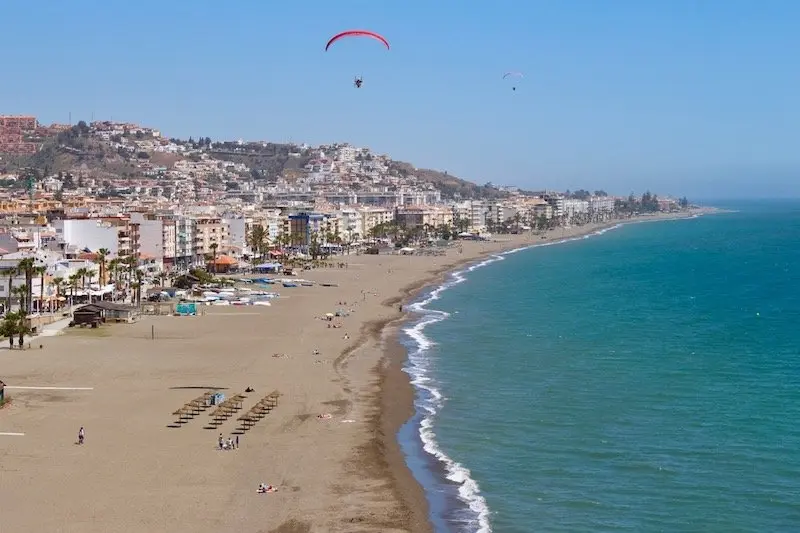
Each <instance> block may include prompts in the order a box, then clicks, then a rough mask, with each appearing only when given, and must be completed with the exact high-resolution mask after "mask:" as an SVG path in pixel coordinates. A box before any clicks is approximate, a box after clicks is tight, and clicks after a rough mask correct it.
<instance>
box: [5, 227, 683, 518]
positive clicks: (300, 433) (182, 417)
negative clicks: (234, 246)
mask: <svg viewBox="0 0 800 533" xmlns="http://www.w3.org/2000/svg"><path fill="white" fill-rule="evenodd" d="M683 216H685V215H683ZM648 218H649V217H648ZM612 225H613V224H612ZM598 229H600V226H597V225H587V226H581V227H575V228H569V229H564V230H562V229H558V230H556V231H553V232H549V233H548V234H547V237H548V240H553V239H556V240H558V239H562V238H569V237H573V236H577V235H579V234H584V233H589V232H593V231H597V230H598ZM501 238H502V239H503V240H502V241H498V242H460V243H458V244H456V245H455V246H453V247H452V248H450V249H449V251H448V253H447V255H446V256H445V257H436V256H413V255H412V256H401V255H391V256H384V255H380V256H373V255H350V256H343V257H342V258H341V259H340V258H336V261H342V262H346V263H347V265H348V266H347V268H324V269H315V270H311V271H307V272H303V273H301V274H300V276H301V277H302V278H304V279H308V280H313V281H316V282H318V283H329V284H335V285H336V286H321V285H315V286H311V287H305V286H301V287H296V288H283V287H279V286H277V285H276V286H275V287H276V288H275V291H276V292H279V293H280V295H281V296H280V298H278V299H275V300H273V301H272V305H271V306H270V307H260V306H248V307H233V306H230V307H229V306H225V307H216V306H211V307H208V308H206V313H205V314H204V315H203V316H196V317H142V319H141V320H140V321H138V322H137V323H135V324H117V325H110V326H106V327H103V328H100V329H82V330H69V331H67V332H66V333H65V334H63V335H58V336H51V337H42V338H35V339H34V340H33V341H32V344H33V349H31V350H25V351H9V350H4V351H0V379H2V380H3V381H4V382H5V383H6V385H7V386H6V391H5V392H6V395H7V396H8V397H10V398H11V400H12V401H11V403H10V404H9V405H7V406H5V407H4V408H3V409H2V410H0V531H1V532H2V533H16V532H23V531H60V532H79V531H80V532H98V533H99V532H103V533H105V532H109V531H114V532H121V533H126V532H137V533H138V532H141V531H147V532H166V531H192V532H197V533H204V532H215V533H216V532H219V531H238V532H243V533H246V532H283V533H288V532H337V531H341V532H359V531H363V532H375V531H387V532H393V531H397V532H399V531H415V532H416V531H429V530H430V526H429V525H428V523H427V508H426V503H425V497H424V495H423V494H422V491H421V489H420V487H419V486H418V485H417V484H416V482H415V481H414V479H413V477H412V476H411V474H410V472H409V471H408V470H407V469H406V468H405V464H404V460H403V457H402V455H401V454H400V451H399V448H398V446H397V443H396V442H395V433H396V430H397V428H398V427H399V425H400V424H402V423H403V422H404V421H405V420H406V419H407V418H408V416H409V415H410V414H411V409H412V405H411V400H412V398H413V391H412V389H411V386H410V385H409V383H408V378H407V376H406V375H405V374H404V373H403V372H402V371H401V365H402V362H403V358H404V353H403V351H402V349H401V347H400V346H399V344H398V343H397V342H396V340H395V339H394V338H393V336H394V333H395V332H396V329H397V326H398V325H399V323H400V321H401V320H402V319H403V313H402V312H401V305H402V303H403V302H404V301H405V300H406V299H407V298H409V297H410V296H412V295H413V294H415V293H416V292H417V291H418V290H419V289H421V288H422V287H424V286H425V285H426V284H430V283H433V282H435V281H436V280H437V279H441V277H442V276H443V275H444V273H445V272H446V271H448V270H452V269H453V268H455V267H456V266H458V265H460V264H463V263H465V262H468V261H472V260H475V259H477V258H479V257H481V256H483V255H486V254H489V253H492V252H499V251H502V250H505V249H510V248H515V247H519V246H525V245H529V244H539V243H542V242H545V241H544V240H543V239H541V237H540V236H538V235H530V234H526V235H518V236H508V237H506V236H503V237H501ZM337 311H339V312H340V314H342V315H346V316H340V317H335V318H333V319H332V320H327V319H326V318H325V317H326V314H327V313H336V312H337ZM333 325H336V326H337V327H329V326H333ZM152 333H154V334H155V338H151V334H152ZM40 344H41V345H42V347H41V348H39V345H40ZM249 388H251V389H254V390H252V391H249V392H246V391H247V389H249ZM212 390H216V391H217V392H219V393H222V394H224V396H225V398H226V399H228V398H233V397H235V396H236V395H242V399H241V403H240V407H241V409H235V408H232V409H230V417H228V418H226V417H222V416H220V417H215V416H212V414H213V413H214V412H215V411H216V412H217V413H219V412H220V410H219V409H217V407H216V406H210V407H204V406H202V407H201V406H200V405H199V403H197V404H195V406H196V407H197V408H196V410H193V409H192V408H190V409H187V410H184V411H179V410H180V409H181V408H182V407H183V406H185V405H187V404H188V403H190V402H192V401H193V400H195V399H197V398H199V397H201V396H202V395H203V394H204V393H206V392H208V391H212ZM273 392H279V393H280V396H277V397H276V398H277V401H275V402H273V403H269V405H270V406H271V409H270V410H269V412H268V413H266V412H263V413H262V414H263V416H260V417H257V419H255V420H253V421H252V424H249V423H248V425H249V426H250V427H248V428H247V429H246V430H240V429H239V428H241V427H242V423H243V422H244V421H243V420H239V419H240V417H242V416H243V415H245V414H246V413H248V412H249V413H254V412H255V409H254V407H255V406H256V404H257V402H259V401H260V400H262V399H264V398H265V397H266V396H268V395H270V394H271V393H273ZM260 405H261V406H264V405H267V403H265V402H264V401H262V403H261V404H260ZM234 407H236V406H234ZM217 418H219V421H220V423H219V424H212V423H211V422H212V421H214V420H217ZM80 427H84V428H85V443H84V444H82V445H79V444H77V435H78V429H79V428H80ZM220 434H222V435H223V437H224V438H226V439H227V438H228V437H231V438H233V439H235V438H236V436H237V435H238V437H239V448H238V449H234V450H220V449H219V447H218V437H219V435H220ZM260 483H265V484H267V485H272V486H273V487H275V488H277V492H272V493H266V494H261V493H257V491H256V489H257V488H258V486H259V484H260Z"/></svg>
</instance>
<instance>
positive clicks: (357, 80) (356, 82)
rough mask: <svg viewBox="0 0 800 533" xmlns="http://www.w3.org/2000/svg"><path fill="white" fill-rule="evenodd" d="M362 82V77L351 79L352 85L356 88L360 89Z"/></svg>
mask: <svg viewBox="0 0 800 533" xmlns="http://www.w3.org/2000/svg"><path fill="white" fill-rule="evenodd" d="M362 83H364V80H363V79H362V78H356V79H355V80H354V81H353V85H355V86H356V89H360V88H361V84H362Z"/></svg>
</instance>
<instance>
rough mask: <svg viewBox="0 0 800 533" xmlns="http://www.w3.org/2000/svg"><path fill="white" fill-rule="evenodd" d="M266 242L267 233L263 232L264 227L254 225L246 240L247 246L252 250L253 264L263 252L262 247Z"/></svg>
mask: <svg viewBox="0 0 800 533" xmlns="http://www.w3.org/2000/svg"><path fill="white" fill-rule="evenodd" d="M266 240H267V232H266V231H265V230H264V226H262V225H261V224H255V225H254V226H253V229H251V230H250V237H249V239H248V244H249V245H250V248H251V249H252V250H253V255H254V256H255V257H253V262H254V263H255V260H256V259H257V258H258V257H261V256H262V254H263V252H264V245H265V243H266Z"/></svg>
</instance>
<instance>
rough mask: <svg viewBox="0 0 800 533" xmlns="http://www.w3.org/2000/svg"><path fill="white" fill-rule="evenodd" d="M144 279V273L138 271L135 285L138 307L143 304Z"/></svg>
mask: <svg viewBox="0 0 800 533" xmlns="http://www.w3.org/2000/svg"><path fill="white" fill-rule="evenodd" d="M143 278H144V273H143V272H142V271H141V270H137V271H136V283H135V284H134V290H135V291H136V305H141V303H142V279H143Z"/></svg>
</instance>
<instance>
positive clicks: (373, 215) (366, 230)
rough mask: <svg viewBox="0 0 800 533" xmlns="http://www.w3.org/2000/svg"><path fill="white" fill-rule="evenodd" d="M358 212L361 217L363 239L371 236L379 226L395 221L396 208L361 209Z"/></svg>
mask: <svg viewBox="0 0 800 533" xmlns="http://www.w3.org/2000/svg"><path fill="white" fill-rule="evenodd" d="M357 212H358V213H359V215H360V217H361V229H362V233H361V236H362V237H365V236H367V235H369V234H370V232H371V231H372V229H373V228H374V227H375V226H377V225H378V224H389V223H391V222H393V221H394V208H386V207H361V208H359V209H357Z"/></svg>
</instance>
